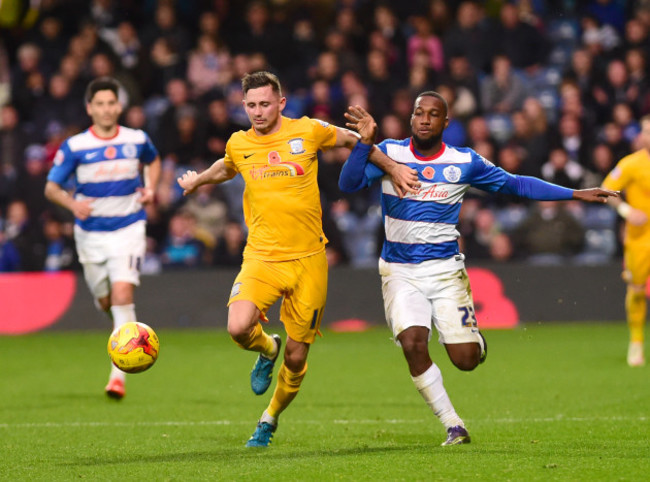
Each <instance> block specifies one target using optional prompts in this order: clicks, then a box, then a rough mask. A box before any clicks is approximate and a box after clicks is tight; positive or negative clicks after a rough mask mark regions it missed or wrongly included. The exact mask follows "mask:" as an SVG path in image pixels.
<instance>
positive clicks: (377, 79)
mask: <svg viewBox="0 0 650 482" xmlns="http://www.w3.org/2000/svg"><path fill="white" fill-rule="evenodd" d="M366 61H367V63H366V67H367V69H368V76H367V85H368V100H369V101H370V105H372V109H373V113H375V114H376V115H377V117H381V116H383V115H385V114H387V113H388V110H389V108H390V99H391V98H392V97H393V93H394V92H395V90H396V88H397V83H396V82H395V79H394V77H393V76H392V75H391V72H390V70H389V69H388V61H387V60H386V56H385V55H384V54H383V53H382V52H381V51H379V50H372V51H370V52H368V56H367V57H366Z"/></svg>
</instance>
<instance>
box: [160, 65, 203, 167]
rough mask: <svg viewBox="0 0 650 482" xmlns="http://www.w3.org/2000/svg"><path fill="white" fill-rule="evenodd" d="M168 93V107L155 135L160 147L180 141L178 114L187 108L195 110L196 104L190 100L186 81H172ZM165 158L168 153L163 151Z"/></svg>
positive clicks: (167, 87) (168, 85) (167, 88)
mask: <svg viewBox="0 0 650 482" xmlns="http://www.w3.org/2000/svg"><path fill="white" fill-rule="evenodd" d="M165 91H166V93H167V100H168V106H167V108H166V109H165V111H164V112H163V114H162V116H161V117H160V120H159V124H158V129H157V132H156V133H155V142H157V143H158V144H159V145H164V144H169V143H171V142H174V141H175V140H176V139H178V136H179V132H178V123H177V119H178V112H179V111H180V110H182V109H183V108H185V107H190V108H194V103H193V102H192V101H191V100H190V93H189V89H188V86H187V83H186V82H185V80H183V79H181V78H175V79H172V80H170V81H169V82H168V83H167V85H166V86H165ZM161 151H162V154H163V156H165V155H167V154H168V151H165V150H164V147H163V149H161Z"/></svg>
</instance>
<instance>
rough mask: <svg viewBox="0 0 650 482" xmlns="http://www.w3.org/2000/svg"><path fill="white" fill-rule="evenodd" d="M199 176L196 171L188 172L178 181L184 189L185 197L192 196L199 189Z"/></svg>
mask: <svg viewBox="0 0 650 482" xmlns="http://www.w3.org/2000/svg"><path fill="white" fill-rule="evenodd" d="M197 177H199V174H198V173H197V172H196V171H187V172H186V173H185V174H183V175H182V176H181V177H179V178H178V179H176V181H177V182H178V185H179V186H180V187H182V188H183V196H187V195H188V194H192V193H193V192H194V191H196V188H197V187H199V186H198V183H197V180H196V178H197Z"/></svg>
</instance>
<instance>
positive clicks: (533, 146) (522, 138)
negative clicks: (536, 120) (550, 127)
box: [510, 110, 549, 177]
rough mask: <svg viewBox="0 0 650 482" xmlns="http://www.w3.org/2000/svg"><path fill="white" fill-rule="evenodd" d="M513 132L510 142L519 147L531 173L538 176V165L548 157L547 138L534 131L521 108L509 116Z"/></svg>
mask: <svg viewBox="0 0 650 482" xmlns="http://www.w3.org/2000/svg"><path fill="white" fill-rule="evenodd" d="M511 119H512V126H513V132H512V137H511V138H510V143H511V144H513V145H515V146H517V147H519V148H520V149H521V151H522V152H523V154H524V156H525V163H526V164H528V165H529V166H530V167H531V174H532V175H533V176H536V177H539V175H540V174H541V173H540V171H539V167H540V166H541V165H542V164H544V162H546V160H547V159H548V151H549V145H548V138H547V136H546V135H545V133H544V134H538V133H536V132H535V130H534V127H533V123H532V121H531V119H530V118H529V117H528V116H527V115H526V113H525V112H524V111H523V110H518V111H516V112H514V113H513V114H512V116H511Z"/></svg>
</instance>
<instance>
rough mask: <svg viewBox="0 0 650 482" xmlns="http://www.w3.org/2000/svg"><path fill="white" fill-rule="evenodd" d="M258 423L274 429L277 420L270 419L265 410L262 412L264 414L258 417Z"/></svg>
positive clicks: (274, 418)
mask: <svg viewBox="0 0 650 482" xmlns="http://www.w3.org/2000/svg"><path fill="white" fill-rule="evenodd" d="M260 422H266V423H270V424H271V425H273V426H274V427H277V426H278V419H277V418H276V417H271V416H270V415H269V413H268V412H267V411H266V410H264V413H263V414H262V416H261V417H260Z"/></svg>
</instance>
